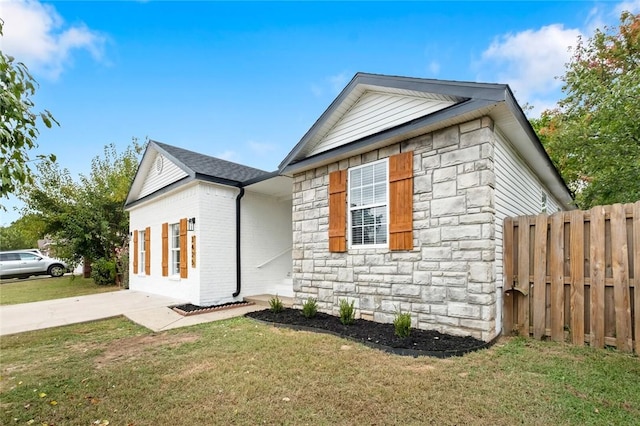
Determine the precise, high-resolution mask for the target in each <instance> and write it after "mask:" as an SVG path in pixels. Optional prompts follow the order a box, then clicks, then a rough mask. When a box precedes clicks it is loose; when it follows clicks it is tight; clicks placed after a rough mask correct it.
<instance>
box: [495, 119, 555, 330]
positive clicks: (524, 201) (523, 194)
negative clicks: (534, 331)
mask: <svg viewBox="0 0 640 426" xmlns="http://www.w3.org/2000/svg"><path fill="white" fill-rule="evenodd" d="M494 171H495V178H496V187H495V208H496V284H497V287H498V305H497V307H498V316H497V318H502V287H503V284H504V282H503V276H502V259H503V257H502V254H503V251H502V234H503V232H502V223H503V221H504V219H505V218H506V217H513V216H522V215H537V214H540V213H542V193H543V191H544V192H546V194H547V213H549V214H551V213H554V212H556V211H558V209H559V206H560V203H559V202H558V201H557V200H556V199H555V198H554V197H553V196H552V195H551V194H550V192H549V190H548V189H547V188H545V187H544V185H543V184H542V183H541V181H540V179H538V177H537V176H536V175H535V173H534V172H533V171H532V170H531V168H530V167H529V166H528V165H527V164H526V162H525V161H524V160H523V159H522V158H521V157H520V156H519V155H518V154H517V153H516V152H515V150H514V149H513V147H512V146H511V144H510V143H509V142H508V141H507V140H506V138H505V137H504V136H503V135H502V134H501V133H500V132H499V131H496V143H495V148H494ZM497 323H498V325H500V326H501V325H502V322H501V321H498V322H497Z"/></svg>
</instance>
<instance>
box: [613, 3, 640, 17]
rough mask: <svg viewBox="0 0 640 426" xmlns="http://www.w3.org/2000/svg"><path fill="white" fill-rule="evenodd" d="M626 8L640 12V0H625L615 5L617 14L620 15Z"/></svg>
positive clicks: (628, 10)
mask: <svg viewBox="0 0 640 426" xmlns="http://www.w3.org/2000/svg"><path fill="white" fill-rule="evenodd" d="M625 10H626V11H627V12H631V13H640V0H631V1H623V2H622V3H620V4H618V5H616V7H615V13H616V15H620V13H622V12H624V11H625Z"/></svg>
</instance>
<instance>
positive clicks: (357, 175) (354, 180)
mask: <svg viewBox="0 0 640 426" xmlns="http://www.w3.org/2000/svg"><path fill="white" fill-rule="evenodd" d="M350 178H351V179H349V182H350V185H351V186H352V187H357V186H360V185H362V169H355V170H352V171H351V176H350Z"/></svg>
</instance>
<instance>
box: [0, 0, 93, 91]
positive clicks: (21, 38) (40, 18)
mask: <svg viewBox="0 0 640 426" xmlns="http://www.w3.org/2000/svg"><path fill="white" fill-rule="evenodd" d="M0 17H1V18H2V20H3V21H4V27H3V32H4V36H3V38H2V50H3V51H4V52H5V53H7V54H10V55H12V56H14V57H16V59H17V60H19V61H21V62H24V63H25V64H26V65H27V66H28V67H29V69H30V70H31V71H34V72H36V73H40V74H43V75H44V76H46V77H49V78H52V79H56V78H57V77H58V76H59V75H60V74H61V73H62V72H63V70H64V68H65V67H66V66H68V65H69V62H70V60H71V53H72V51H74V50H83V49H84V50H87V51H89V53H90V54H91V55H92V56H93V58H94V59H96V60H101V59H102V54H103V47H104V43H105V37H104V36H102V35H101V34H99V33H98V32H96V31H93V30H91V29H89V28H88V27H87V26H86V25H85V24H82V23H81V24H77V25H73V26H68V25H66V24H65V22H64V20H63V19H62V17H61V16H60V15H59V14H58V12H57V11H56V10H55V8H54V7H53V6H51V5H49V4H41V3H39V2H37V1H34V0H17V1H16V0H10V1H6V2H3V4H2V9H1V12H0Z"/></svg>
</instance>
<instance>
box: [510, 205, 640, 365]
mask: <svg viewBox="0 0 640 426" xmlns="http://www.w3.org/2000/svg"><path fill="white" fill-rule="evenodd" d="M503 238H504V239H503V244H504V269H503V273H504V281H505V284H504V292H505V294H504V317H503V321H504V323H503V329H504V330H505V333H512V332H517V333H518V334H520V335H525V336H528V335H531V334H532V335H533V337H534V338H536V339H542V338H543V337H545V336H549V337H551V339H552V340H555V341H564V340H565V339H567V338H568V337H570V341H571V342H572V343H574V344H578V345H583V344H584V343H585V342H588V343H589V344H590V345H591V346H594V347H598V348H602V347H603V346H604V345H611V346H615V347H617V348H618V349H619V350H622V351H625V352H631V351H633V350H634V349H635V352H636V353H637V354H640V201H638V202H636V203H635V204H624V205H623V204H614V205H612V206H598V207H594V208H592V209H591V210H586V211H581V210H575V211H568V212H559V213H556V214H553V215H551V216H547V215H544V214H543V215H539V216H521V217H516V218H507V219H505V221H504V234H503Z"/></svg>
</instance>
